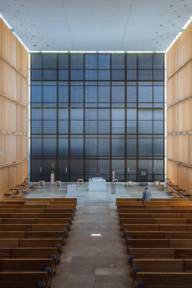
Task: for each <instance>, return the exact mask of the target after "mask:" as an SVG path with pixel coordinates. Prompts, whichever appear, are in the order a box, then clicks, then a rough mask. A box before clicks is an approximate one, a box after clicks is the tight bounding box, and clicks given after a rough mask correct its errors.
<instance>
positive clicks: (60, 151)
mask: <svg viewBox="0 0 192 288" xmlns="http://www.w3.org/2000/svg"><path fill="white" fill-rule="evenodd" d="M105 56H106V59H109V61H108V60H106V61H107V62H106V63H107V64H106V63H105V61H104V62H103V63H102V61H103V60H102V57H103V58H105ZM37 57H38V61H37ZM62 57H63V58H64V57H66V58H68V66H67V65H66V66H64V67H65V68H64V67H62V64H61V62H60V59H61V58H62ZM87 57H88V58H89V60H90V62H89V63H88V62H86V59H88V58H87ZM131 57H134V58H135V60H134V63H133V65H132V66H131V67H130V66H129V60H130V59H131ZM158 57H159V59H160V62H159V63H158ZM80 58H81V59H80ZM91 58H92V59H91ZM94 58H95V60H93V59H94ZM163 58H164V55H163V54H147V58H146V56H145V54H129V53H124V54H112V53H107V54H100V53H98V54H97V53H95V54H86V53H85V54H70V53H69V54H64V53H63V54H54V55H53V56H52V59H49V55H48V54H46V53H39V54H36V53H33V54H32V66H31V180H32V181H36V180H39V179H45V180H49V178H50V171H51V169H53V168H54V172H55V174H56V179H59V180H63V181H74V180H77V178H79V177H82V178H84V179H85V180H88V178H89V177H91V176H95V175H100V176H103V177H106V178H107V180H108V181H111V180H112V171H113V170H115V172H116V177H117V178H118V179H119V181H128V180H134V181H142V179H140V176H139V175H140V174H139V171H140V169H143V167H146V169H148V180H149V181H155V180H162V181H163V180H164V95H163V89H160V88H158V87H164V78H162V75H164V61H163ZM55 59H56V60H55ZM74 59H75V61H74ZM78 59H79V60H78ZM146 59H147V60H146ZM54 61H55V62H54ZM130 61H131V60H130ZM33 63H35V64H33ZM37 63H38V65H37ZM66 63H67V62H66ZM66 63H65V64H66ZM86 63H88V64H86ZM86 65H88V68H86ZM139 65H140V66H141V68H139ZM142 65H143V67H142ZM155 65H156V66H157V67H158V69H157V67H155ZM74 66H75V67H74ZM99 66H100V67H102V69H99ZM112 66H113V67H114V69H112ZM44 67H47V69H45V68H44ZM60 67H62V69H59V68H60ZM103 67H104V68H103ZM106 67H107V69H106ZM129 67H130V68H131V69H130V68H129ZM160 68H161V69H160ZM47 70H48V71H47ZM61 70H62V71H63V70H65V72H66V74H68V76H67V77H66V80H64V79H62V81H61V80H60V79H61V78H60V74H61V72H60V71H61ZM73 70H76V71H83V74H82V75H83V77H81V79H80V78H79V79H78V80H74V78H73V76H74V75H73V73H74V71H73ZM103 70H104V71H105V70H107V71H109V73H110V74H109V76H110V80H106V78H105V75H104V74H103V79H102V78H100V77H99V75H101V74H100V71H103ZM52 71H53V74H52ZM130 71H132V72H133V71H134V75H136V77H135V78H136V80H135V78H134V77H133V78H134V79H132V80H129V79H128V78H129V77H128V75H130ZM135 71H136V72H137V73H136V74H135ZM157 71H158V73H157ZM44 72H46V73H44ZM105 72H106V71H105ZM116 72H117V73H116ZM119 72H120V73H119ZM103 73H104V72H103ZM142 73H143V74H142ZM155 73H156V74H155ZM44 74H45V75H49V77H48V78H45V79H43V78H42V75H44ZM121 74H122V75H123V74H124V76H122V78H121V77H120V76H121ZM141 74H142V75H144V77H143V80H141V78H140V76H139V75H141ZM55 75H56V77H55ZM86 75H88V79H89V80H87V79H86ZM114 75H116V76H114ZM150 75H152V77H153V78H151V76H150ZM157 75H159V79H158V78H157V77H156V76H157ZM94 79H95V80H94ZM37 84H39V85H37ZM50 84H52V86H51V85H50ZM157 84H159V85H157ZM146 85H147V86H146ZM38 87H39V88H38ZM64 87H68V93H67V89H65V88H64ZM88 87H89V88H88ZM94 87H95V88H94ZM102 87H104V88H102ZM105 87H106V88H107V87H108V88H107V90H108V89H109V94H110V95H109V96H110V98H108V97H107V93H108V92H107V90H106V88H105ZM131 87H136V98H135V96H134V95H133V94H130V91H131V90H130V89H128V88H131ZM146 87H149V88H146ZM45 88H46V89H45ZM55 88H56V97H55V98H54V97H53V100H54V101H53V102H51V101H50V100H51V96H50V95H53V93H54V92H53V91H54V89H55ZM87 89H89V91H91V92H89V94H86V93H88V92H86V91H88V90H87ZM94 89H95V90H94ZM134 89H135V88H134ZM40 90H41V92H40ZM149 90H150V91H151V92H150V93H151V96H150V97H149ZM45 91H46V93H45ZM94 91H95V92H94ZM101 91H104V92H105V93H103V92H102V94H100V93H101ZM132 91H133V90H132ZM155 91H158V95H156V96H155V93H157V92H155ZM37 92H38V93H37ZM61 92H62V93H63V95H64V96H63V97H64V98H62V101H61V99H60V98H61V96H59V95H60V94H59V93H61ZM41 93H42V94H41ZM48 93H49V94H48ZM74 93H76V94H74ZM132 93H133V92H132ZM139 93H142V95H143V96H142V97H141V94H139ZM40 94H41V95H40ZM44 94H45V95H44ZM48 95H49V96H48ZM80 95H82V97H81V96H80ZM90 95H91V98H90ZM101 95H102V96H101ZM139 95H140V96H139ZM40 96H41V99H39V97H40ZM94 97H95V100H94ZM155 97H156V98H155ZM46 99H47V101H46ZM48 99H49V101H48ZM79 99H80V101H79ZM130 99H132V100H130ZM158 99H160V100H159V102H158V101H157V100H158ZM93 100H94V101H93ZM101 100H103V101H102V102H101ZM142 101H143V102H142ZM144 101H145V102H144ZM158 106H159V108H158ZM64 108H65V110H64ZM46 109H47V110H46ZM61 109H63V110H61ZM72 109H74V111H75V112H76V113H73V114H74V115H75V114H76V115H78V114H79V113H80V109H82V111H83V117H82V118H81V119H80V118H79V119H75V118H74V116H73V114H72ZM107 109H109V112H110V113H109V118H107V120H106V119H105V118H104V116H102V115H105V114H107V111H108V110H107ZM131 109H132V110H131ZM133 109H136V117H135V119H134V120H133V119H129V118H128V116H129V113H131V112H132V113H133V114H134V112H133ZM55 110H56V116H55V114H54V111H55ZM45 111H46V113H48V114H47V115H48V116H47V117H48V118H47V120H45V116H44V115H46V114H45ZM66 111H67V113H66ZM88 111H89V112H90V113H88V114H90V116H89V117H93V118H91V119H92V120H85V118H86V117H87V112H88ZM101 111H103V113H102V112H101ZM146 111H147V112H146ZM38 112H40V113H38ZM65 113H66V116H63V115H64V114H65ZM94 113H95V116H94ZM150 114H151V115H152V116H151V117H152V118H149V116H150ZM60 115H61V117H60ZM79 115H80V114H79ZM142 115H143V116H142ZM145 115H147V116H145ZM141 116H142V117H144V118H142V120H141ZM106 117H107V116H106ZM145 117H148V118H147V119H145ZM158 117H160V118H158ZM61 118H62V120H61ZM144 119H145V120H144ZM106 121H107V122H106ZM81 123H82V128H81ZM108 124H109V127H108ZM55 125H56V126H55ZM135 125H136V126H135ZM131 129H132V130H131ZM134 129H136V130H134ZM91 139H93V140H91ZM107 139H108V140H107ZM91 141H92V142H91ZM107 141H108V142H107ZM90 143H92V147H95V149H96V150H94V149H90V147H89V145H91V144H90ZM106 143H108V147H107V148H106V147H105V145H106ZM134 143H135V144H134ZM62 145H63V146H62ZM100 145H101V146H100ZM102 145H104V146H102ZM142 145H143V146H142ZM149 145H150V146H149ZM147 146H148V147H150V149H151V151H150V149H149V151H148V148H147ZM134 147H136V150H135V148H134ZM89 149H90V151H89ZM102 149H104V150H102ZM100 151H102V153H101V152H100ZM103 151H104V152H103ZM91 153H92V154H91ZM145 160H146V162H144V161H145ZM91 161H92V163H93V167H92V169H91V168H89V165H90V163H91ZM142 161H143V162H142ZM158 161H159V162H158ZM74 163H76V164H77V165H75V164H74ZM156 163H159V164H158V165H160V166H158V167H160V168H158V169H157V168H156V166H155V165H157V164H156ZM144 164H145V166H143V165H144ZM101 165H104V166H101ZM75 166H76V167H75ZM151 167H152V168H151ZM156 170H158V172H156ZM90 171H91V172H90ZM89 172H90V173H89Z"/></svg>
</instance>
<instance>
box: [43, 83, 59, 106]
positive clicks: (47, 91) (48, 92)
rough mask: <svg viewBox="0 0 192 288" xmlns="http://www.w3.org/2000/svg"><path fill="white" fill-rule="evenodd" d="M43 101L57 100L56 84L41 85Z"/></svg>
mask: <svg viewBox="0 0 192 288" xmlns="http://www.w3.org/2000/svg"><path fill="white" fill-rule="evenodd" d="M43 101H44V102H57V86H46V85H44V86H43Z"/></svg>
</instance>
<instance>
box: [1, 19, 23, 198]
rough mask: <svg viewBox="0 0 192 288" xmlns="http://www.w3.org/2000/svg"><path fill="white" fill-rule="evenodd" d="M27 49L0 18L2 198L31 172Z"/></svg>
mask: <svg viewBox="0 0 192 288" xmlns="http://www.w3.org/2000/svg"><path fill="white" fill-rule="evenodd" d="M27 127H28V52H27V51H26V49H25V48H24V47H23V45H22V44H21V43H20V42H19V41H18V40H17V38H16V37H15V35H14V34H13V33H12V32H11V31H10V30H9V28H8V27H7V26H6V24H5V23H4V22H3V21H2V20H1V19H0V199H1V198H3V197H4V194H6V192H8V190H9V189H10V188H13V187H14V186H15V185H18V184H21V183H22V182H23V181H24V180H25V178H26V177H27V175H28V171H27V168H28V161H27V158H28V150H27V147H28V146H27V142H28V139H27V137H28V131H27Z"/></svg>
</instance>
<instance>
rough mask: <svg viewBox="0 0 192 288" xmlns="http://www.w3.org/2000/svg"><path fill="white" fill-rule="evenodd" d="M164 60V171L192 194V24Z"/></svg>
mask: <svg viewBox="0 0 192 288" xmlns="http://www.w3.org/2000/svg"><path fill="white" fill-rule="evenodd" d="M166 61H167V106H168V109H167V133H168V135H167V173H168V178H169V180H170V181H172V182H173V183H174V184H175V185H178V186H179V187H180V188H182V189H185V190H186V191H188V192H189V193H190V194H192V24H190V26H189V27H188V28H187V29H186V30H185V31H184V32H183V34H182V35H181V37H180V38H179V39H178V40H177V41H176V43H174V45H173V46H172V47H171V48H170V50H169V51H168V53H167V57H166Z"/></svg>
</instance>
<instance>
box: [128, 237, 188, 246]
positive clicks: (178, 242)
mask: <svg viewBox="0 0 192 288" xmlns="http://www.w3.org/2000/svg"><path fill="white" fill-rule="evenodd" d="M126 243H127V246H128V247H135V248H150V247H151V248H155V247H157V248H166V247H167V248H168V247H170V248H171V247H173V248H180V247H181V248H190V247H192V239H126Z"/></svg>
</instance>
